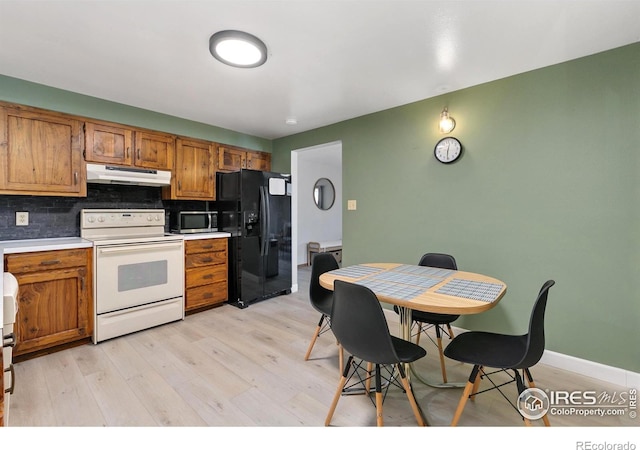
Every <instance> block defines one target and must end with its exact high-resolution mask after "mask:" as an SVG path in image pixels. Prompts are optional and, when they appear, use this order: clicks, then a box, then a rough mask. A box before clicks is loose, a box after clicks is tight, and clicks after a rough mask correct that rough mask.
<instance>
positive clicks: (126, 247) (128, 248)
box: [98, 242, 182, 255]
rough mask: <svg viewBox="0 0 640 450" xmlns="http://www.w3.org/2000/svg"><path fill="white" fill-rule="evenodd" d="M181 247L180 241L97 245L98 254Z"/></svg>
mask: <svg viewBox="0 0 640 450" xmlns="http://www.w3.org/2000/svg"><path fill="white" fill-rule="evenodd" d="M181 247H182V242H179V243H176V242H172V243H167V244H165V243H162V244H141V245H123V246H122V247H104V248H103V247H98V251H99V252H100V254H103V255H106V254H112V255H113V254H119V253H131V252H139V251H140V250H144V251H154V250H158V251H162V250H169V249H174V248H176V249H178V248H181Z"/></svg>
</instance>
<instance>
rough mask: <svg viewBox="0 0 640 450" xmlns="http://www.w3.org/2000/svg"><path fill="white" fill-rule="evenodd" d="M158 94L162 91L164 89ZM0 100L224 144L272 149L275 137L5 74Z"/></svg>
mask: <svg viewBox="0 0 640 450" xmlns="http://www.w3.org/2000/svg"><path fill="white" fill-rule="evenodd" d="M158 95H161V93H159V94H158ZM0 100H4V101H7V102H14V103H17V104H21V105H28V106H35V107H38V108H44V109H49V110H52V111H59V112H64V113H68V114H75V115H79V116H83V117H89V118H94V119H102V120H107V121H111V122H116V123H121V124H126V125H132V126H138V127H142V128H148V129H151V130H157V131H165V132H168V133H172V134H177V135H181V136H188V137H192V138H199V139H205V140H209V141H213V142H219V143H221V144H229V145H238V146H240V147H244V148H248V149H252V150H260V151H264V152H270V151H271V141H270V140H268V139H263V138H259V137H255V136H249V135H246V134H242V133H238V132H235V131H231V130H227V129H225V128H219V127H214V126H211V125H206V124H203V123H200V122H194V121H192V120H186V119H180V118H178V117H173V116H169V115H166V114H160V113H157V112H153V111H149V110H146V109H141V108H134V107H132V106H127V105H123V104H121V103H115V102H110V101H107V100H102V99H99V98H96V97H90V96H87V95H82V94H77V93H74V92H69V91H65V90H62V89H56V88H52V87H49V86H44V85H42V84H36V83H30V82H28V81H25V80H20V79H17V78H11V77H7V76H4V75H0ZM211 107H212V108H217V107H219V105H212V106H211Z"/></svg>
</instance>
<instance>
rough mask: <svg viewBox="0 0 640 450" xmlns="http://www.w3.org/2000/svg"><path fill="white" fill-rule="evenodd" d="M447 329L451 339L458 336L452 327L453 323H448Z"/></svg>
mask: <svg viewBox="0 0 640 450" xmlns="http://www.w3.org/2000/svg"><path fill="white" fill-rule="evenodd" d="M447 331H449V339H453V338H454V337H456V336H455V335H454V334H453V329H452V328H451V324H450V323H448V324H447Z"/></svg>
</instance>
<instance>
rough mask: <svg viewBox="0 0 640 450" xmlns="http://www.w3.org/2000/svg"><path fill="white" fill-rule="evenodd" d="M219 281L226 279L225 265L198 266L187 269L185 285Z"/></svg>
mask: <svg viewBox="0 0 640 450" xmlns="http://www.w3.org/2000/svg"><path fill="white" fill-rule="evenodd" d="M219 281H224V282H226V281H227V267H226V266H211V267H199V268H195V269H187V276H186V287H187V288H190V287H193V286H202V285H203V284H211V283H216V282H219Z"/></svg>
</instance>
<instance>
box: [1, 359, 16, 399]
mask: <svg viewBox="0 0 640 450" xmlns="http://www.w3.org/2000/svg"><path fill="white" fill-rule="evenodd" d="M5 372H11V386H10V387H9V389H5V390H4V393H5V394H11V395H13V388H14V387H16V372H15V370H14V369H13V364H11V365H10V366H9V368H8V369H6V370H5Z"/></svg>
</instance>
